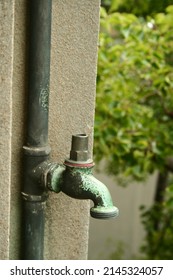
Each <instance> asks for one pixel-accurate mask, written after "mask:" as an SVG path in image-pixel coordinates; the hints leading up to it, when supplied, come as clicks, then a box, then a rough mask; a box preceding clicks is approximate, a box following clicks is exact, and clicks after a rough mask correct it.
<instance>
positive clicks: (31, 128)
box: [22, 0, 52, 260]
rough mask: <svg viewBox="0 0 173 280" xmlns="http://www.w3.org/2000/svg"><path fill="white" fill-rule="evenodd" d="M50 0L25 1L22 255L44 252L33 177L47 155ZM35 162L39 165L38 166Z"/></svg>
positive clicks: (40, 192) (39, 194)
mask: <svg viewBox="0 0 173 280" xmlns="http://www.w3.org/2000/svg"><path fill="white" fill-rule="evenodd" d="M51 8H52V0H30V1H29V15H30V21H29V55H28V66H29V70H28V106H27V124H26V128H27V129H26V140H25V146H24V147H23V152H24V171H23V174H24V180H23V190H22V197H23V220H22V228H23V233H22V239H23V244H22V259H31V260H39V259H43V254H44V208H45V203H46V199H47V193H46V192H45V190H44V188H43V187H42V186H41V183H40V184H39V181H38V180H36V179H35V173H36V170H37V169H38V168H39V169H42V165H43V163H44V162H46V161H47V160H48V158H49V154H50V147H49V145H48V108H49V105H48V103H49V77H50V45H51ZM38 166H39V167H38Z"/></svg>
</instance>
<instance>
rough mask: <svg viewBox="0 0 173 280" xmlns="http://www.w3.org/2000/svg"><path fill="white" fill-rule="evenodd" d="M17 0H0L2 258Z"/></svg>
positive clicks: (0, 253) (0, 254)
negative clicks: (15, 1)
mask: <svg viewBox="0 0 173 280" xmlns="http://www.w3.org/2000/svg"><path fill="white" fill-rule="evenodd" d="M13 24H14V4H13V1H0V38H1V39H0V62H1V67H0V84H1V88H0V170H1V171H0V198H1V202H0V259H8V258H9V232H10V230H9V229H10V227H9V224H10V182H11V135H12V131H11V130H12V125H11V124H12V110H11V108H12V70H13V69H12V63H13Z"/></svg>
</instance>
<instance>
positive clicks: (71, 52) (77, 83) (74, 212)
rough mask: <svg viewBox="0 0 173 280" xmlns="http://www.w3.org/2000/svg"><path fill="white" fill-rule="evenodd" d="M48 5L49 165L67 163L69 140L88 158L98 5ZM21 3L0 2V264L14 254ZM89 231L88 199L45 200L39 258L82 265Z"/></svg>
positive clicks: (22, 69) (80, 1) (56, 0)
mask: <svg viewBox="0 0 173 280" xmlns="http://www.w3.org/2000/svg"><path fill="white" fill-rule="evenodd" d="M52 2H53V10H52V12H53V15H52V54H51V83H50V123H49V139H50V141H49V142H50V145H51V148H52V154H51V157H52V160H53V161H57V162H59V163H62V162H63V161H64V159H65V158H66V157H68V154H69V150H70V141H71V135H72V134H76V133H87V134H89V136H90V153H92V137H93V122H94V108H95V83H96V81H95V80H96V63H97V41H98V29H99V4H100V1H99V0H94V1H90V0H73V1H68V0H63V1H61V0H53V1H52ZM27 3H28V0H16V1H13V0H4V1H1V3H0V11H1V17H0V24H1V25H2V35H3V37H1V39H2V38H3V40H2V43H3V48H1V50H2V54H1V56H2V57H1V59H2V61H1V65H4V68H3V72H2V78H1V82H2V80H3V84H2V85H3V88H2V89H3V90H2V93H1V100H2V101H3V103H1V107H0V118H1V119H0V121H1V126H0V148H1V150H2V151H1V161H0V163H1V173H0V184H1V185H0V195H1V201H2V202H3V203H1V204H0V236H1V237H0V238H1V239H0V259H8V258H11V259H18V258H19V251H20V217H21V211H22V210H21V196H20V191H21V187H22V182H21V174H22V166H21V159H22V153H21V147H22V145H23V143H24V123H25V106H26V77H27V72H26V49H27V36H26V33H27ZM11 136H12V137H11ZM4 162H5V163H6V164H5V165H4ZM10 210H11V211H10ZM88 226H89V202H88V201H77V200H74V199H71V198H69V197H67V196H65V195H63V194H58V195H57V194H50V197H49V200H48V205H47V210H46V231H45V259H86V258H87V249H88ZM9 236H10V242H9ZM9 245H10V249H9Z"/></svg>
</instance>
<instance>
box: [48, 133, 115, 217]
mask: <svg viewBox="0 0 173 280" xmlns="http://www.w3.org/2000/svg"><path fill="white" fill-rule="evenodd" d="M93 166H94V163H93V161H92V160H91V159H88V136H87V135H86V134H77V135H73V136H72V145H71V151H70V158H69V159H66V160H65V162H64V164H63V165H59V164H56V163H55V164H52V163H50V165H48V168H47V172H46V176H45V182H46V186H47V188H48V189H50V190H51V191H54V192H57V193H58V192H60V191H62V192H63V193H65V194H66V195H68V196H70V197H73V198H76V199H91V200H92V201H93V202H94V206H93V207H92V208H91V209H90V214H91V216H92V217H93V218H97V219H109V218H113V217H116V216H117V215H118V212H119V210H118V208H117V207H115V206H114V205H113V202H112V199H111V195H110V193H109V191H108V189H107V187H106V186H105V185H104V184H103V183H102V182H100V181H99V180H97V179H96V178H95V177H94V176H93V175H92V168H93Z"/></svg>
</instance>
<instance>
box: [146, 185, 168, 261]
mask: <svg viewBox="0 0 173 280" xmlns="http://www.w3.org/2000/svg"><path fill="white" fill-rule="evenodd" d="M172 217H173V185H170V186H169V187H167V189H166V195H165V201H164V202H163V203H159V204H154V205H153V206H152V207H151V209H148V210H146V209H145V208H142V222H143V225H144V227H145V231H146V240H145V241H146V242H145V244H144V245H143V247H142V248H141V250H142V253H145V255H146V256H147V258H148V259H152V260H172V259H173V250H172V248H173V219H172ZM156 222H157V224H158V225H157V226H156Z"/></svg>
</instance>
